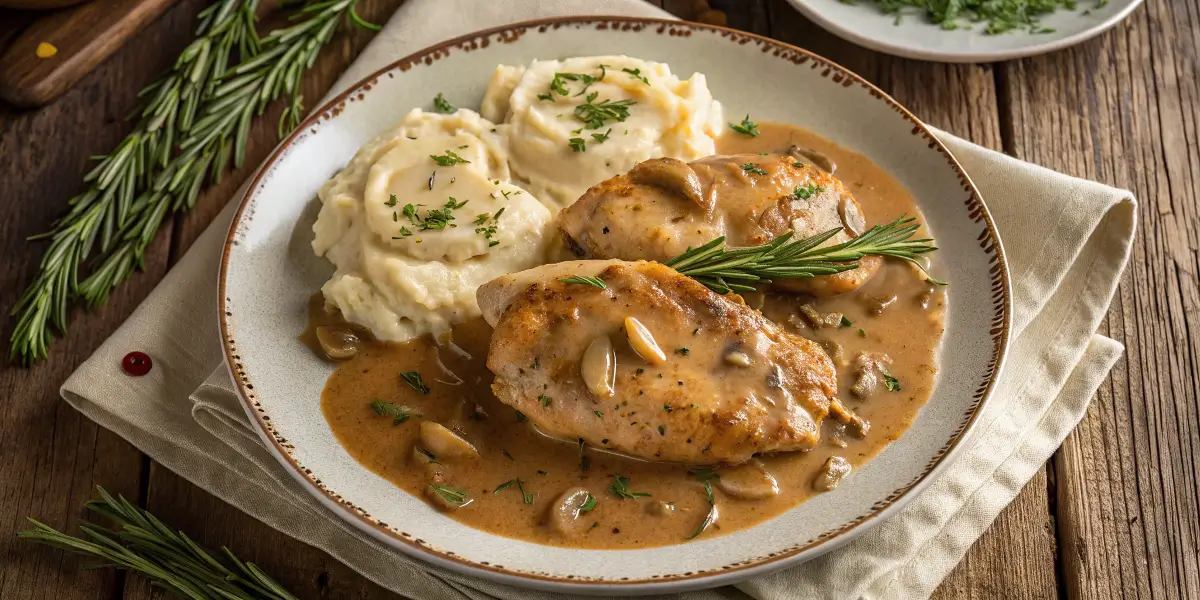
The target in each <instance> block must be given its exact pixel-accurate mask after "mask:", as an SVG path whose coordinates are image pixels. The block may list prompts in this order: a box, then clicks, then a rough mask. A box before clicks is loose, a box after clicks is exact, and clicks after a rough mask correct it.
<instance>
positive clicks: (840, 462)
mask: <svg viewBox="0 0 1200 600" xmlns="http://www.w3.org/2000/svg"><path fill="white" fill-rule="evenodd" d="M851 468H852V467H851V466H850V463H849V462H846V459H844V458H842V457H840V456H830V457H829V460H826V461H825V464H823V465H821V470H820V471H818V472H817V477H816V479H813V484H812V485H813V489H814V490H817V491H818V492H828V491H830V490H832V489H834V488H836V487H837V486H838V484H839V483H841V482H842V480H843V479H845V478H846V476H847V475H849V474H850V470H851Z"/></svg>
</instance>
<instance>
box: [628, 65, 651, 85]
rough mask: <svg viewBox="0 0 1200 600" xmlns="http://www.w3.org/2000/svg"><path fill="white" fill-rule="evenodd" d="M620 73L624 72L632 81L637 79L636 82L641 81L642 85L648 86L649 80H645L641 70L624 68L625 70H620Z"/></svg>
mask: <svg viewBox="0 0 1200 600" xmlns="http://www.w3.org/2000/svg"><path fill="white" fill-rule="evenodd" d="M621 71H623V72H625V73H629V76H630V77H632V78H634V79H637V80H638V81H641V82H642V83H644V84H646V85H650V80H649V79H646V76H645V75H642V70H641V69H628V68H626V69H621Z"/></svg>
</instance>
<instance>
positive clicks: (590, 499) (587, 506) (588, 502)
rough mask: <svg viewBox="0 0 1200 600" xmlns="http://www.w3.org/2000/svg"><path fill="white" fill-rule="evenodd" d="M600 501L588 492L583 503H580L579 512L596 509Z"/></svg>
mask: <svg viewBox="0 0 1200 600" xmlns="http://www.w3.org/2000/svg"><path fill="white" fill-rule="evenodd" d="M599 502H600V501H599V500H597V499H596V497H595V496H593V495H591V494H588V495H587V498H584V499H583V504H580V505H579V512H580V513H581V514H582V513H586V512H592V510H594V509H595V508H596V504H598V503H599Z"/></svg>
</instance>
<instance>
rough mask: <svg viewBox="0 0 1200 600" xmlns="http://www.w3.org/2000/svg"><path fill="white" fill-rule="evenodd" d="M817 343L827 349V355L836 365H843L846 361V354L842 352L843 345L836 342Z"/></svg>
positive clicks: (822, 341) (823, 341)
mask: <svg viewBox="0 0 1200 600" xmlns="http://www.w3.org/2000/svg"><path fill="white" fill-rule="evenodd" d="M817 343H818V344H820V345H821V347H822V348H824V349H825V354H828V355H829V358H830V359H831V360H833V361H834V362H835V363H838V364H841V363H842V361H844V360H845V358H846V354H845V352H843V351H842V345H841V344H839V343H838V342H837V341H836V340H819V341H817Z"/></svg>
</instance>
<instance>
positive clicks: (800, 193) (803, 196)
mask: <svg viewBox="0 0 1200 600" xmlns="http://www.w3.org/2000/svg"><path fill="white" fill-rule="evenodd" d="M823 191H825V188H824V187H822V186H819V185H817V184H815V183H813V182H811V181H810V182H808V183H806V184H804V185H798V186H796V189H794V190H792V195H793V196H795V197H796V198H798V199H800V200H808V199H809V198H812V197H813V196H815V195H817V194H820V193H821V192H823Z"/></svg>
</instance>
